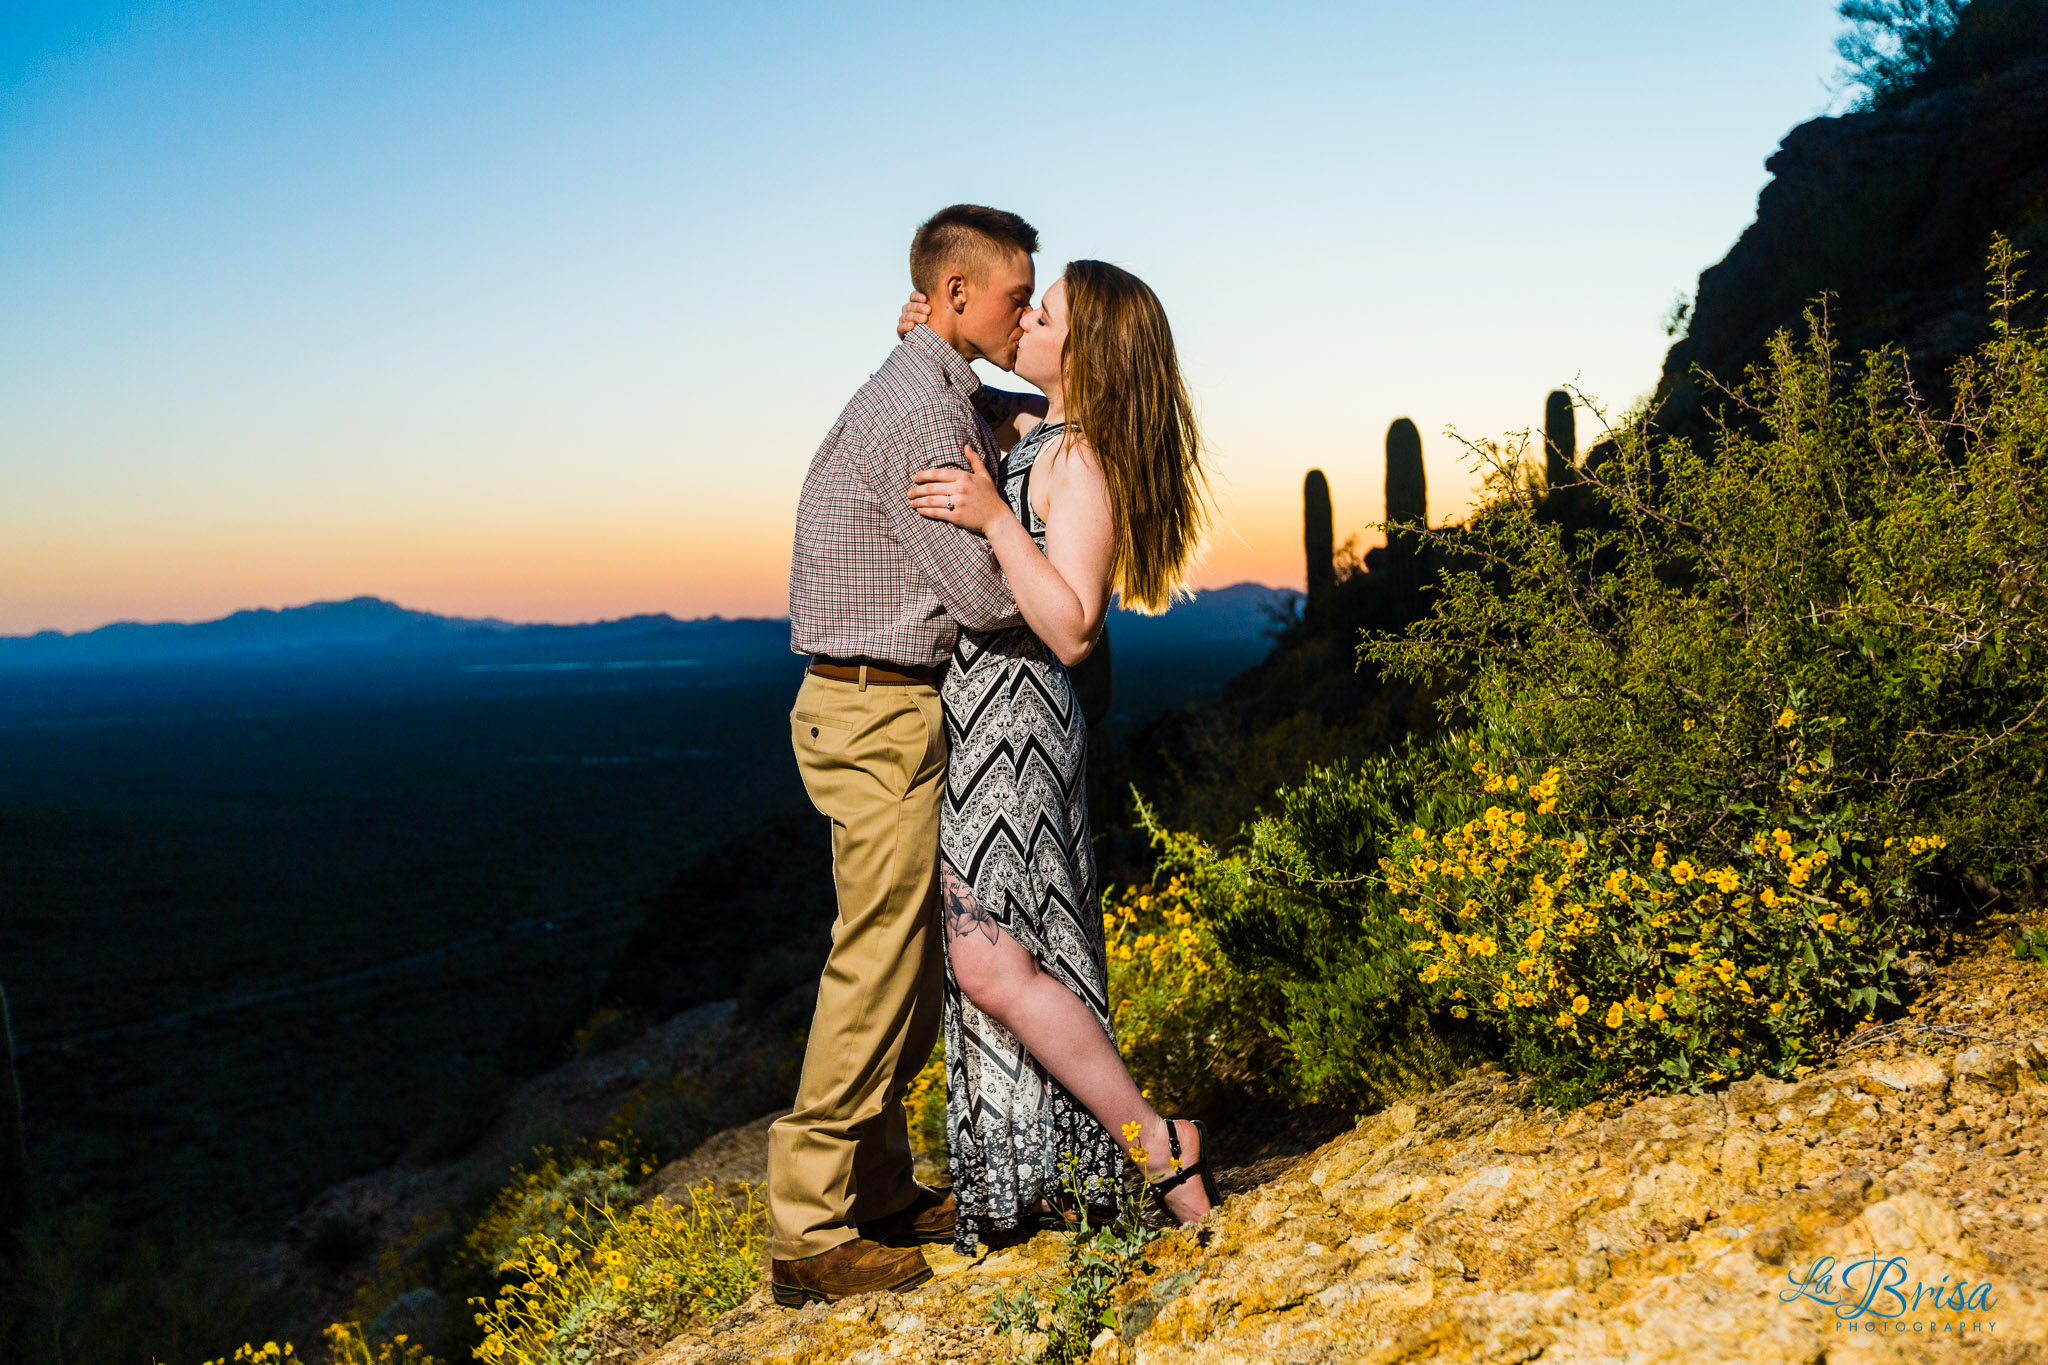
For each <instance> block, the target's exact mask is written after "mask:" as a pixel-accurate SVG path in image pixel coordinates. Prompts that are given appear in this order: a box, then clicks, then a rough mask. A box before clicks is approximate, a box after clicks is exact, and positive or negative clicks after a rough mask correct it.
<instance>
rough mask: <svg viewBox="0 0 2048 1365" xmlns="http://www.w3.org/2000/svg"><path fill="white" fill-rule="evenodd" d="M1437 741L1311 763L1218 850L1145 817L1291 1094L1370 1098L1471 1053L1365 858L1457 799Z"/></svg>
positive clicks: (1431, 1079) (1441, 1074) (1439, 1075)
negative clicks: (1241, 836)
mask: <svg viewBox="0 0 2048 1365" xmlns="http://www.w3.org/2000/svg"><path fill="white" fill-rule="evenodd" d="M1450 753H1451V750H1450V748H1449V742H1448V741H1447V740H1443V739H1438V740H1434V741H1430V742H1428V743H1425V744H1421V745H1413V746H1410V747H1408V748H1406V749H1403V750H1400V751H1397V752H1395V753H1393V754H1390V755H1382V756H1379V757H1376V758H1371V759H1366V760H1363V761H1361V762H1358V763H1355V764H1354V763H1336V764H1331V765H1328V766H1319V767H1311V768H1310V770H1309V772H1308V774H1307V776H1306V777H1305V778H1304V779H1303V780H1302V781H1301V782H1300V783H1298V784H1297V785H1294V786H1291V787H1284V788H1282V789H1281V790H1280V791H1279V792H1277V793H1276V794H1275V795H1274V798H1273V800H1274V802H1275V803H1276V805H1277V809H1274V810H1272V811H1270V812H1269V813H1267V814H1265V815H1262V816H1261V817H1259V818H1258V819H1257V820H1256V821H1254V822H1253V823H1252V825H1251V827H1250V828H1249V830H1248V831H1247V832H1246V838H1245V840H1244V842H1243V844H1242V845H1241V846H1239V847H1237V848H1235V849H1233V850H1230V851H1228V852H1226V851H1224V850H1222V849H1219V848H1217V847H1215V846H1212V845H1210V844H1208V843H1206V842H1204V841H1203V840H1201V839H1199V838H1197V837H1195V836H1193V835H1189V834H1175V833H1169V832H1166V831H1163V830H1160V829H1158V828H1157V827H1156V826H1154V827H1153V834H1154V838H1155V840H1156V841H1157V842H1158V843H1159V845H1160V847H1161V850H1162V852H1161V866H1162V870H1163V871H1168V872H1178V873H1180V874H1182V875H1183V876H1184V877H1185V879H1186V884H1187V885H1188V886H1189V887H1190V889H1191V895H1190V899H1191V900H1192V901H1193V903H1194V904H1195V905H1197V906H1198V907H1199V910H1200V915H1201V920H1202V923H1203V927H1204V930H1205V932H1206V933H1207V934H1208V935H1210V936H1212V938H1213V941H1214V943H1215V944H1216V947H1217V951H1218V956H1219V957H1220V958H1221V959H1222V961H1223V965H1224V968H1225V978H1224V979H1225V980H1227V981H1228V982H1229V983H1230V987H1231V994H1232V998H1233V1008H1234V1009H1235V1010H1237V1011H1240V1012H1241V1013H1242V1014H1244V1015H1248V1016H1249V1017H1250V1018H1253V1019H1257V1020H1258V1021H1259V1022H1260V1024H1261V1025H1262V1027H1263V1029H1264V1031H1265V1032H1266V1033H1267V1034H1268V1035H1269V1036H1270V1038H1271V1039H1272V1040H1273V1041H1274V1043H1275V1044H1276V1045H1277V1047H1278V1050H1279V1053H1280V1064H1279V1068H1278V1075H1277V1076H1275V1077H1273V1078H1272V1079H1273V1080H1274V1081H1276V1082H1277V1083H1278V1088H1280V1089H1282V1090H1284V1091H1286V1092H1288V1093H1290V1094H1291V1095H1292V1096H1294V1097H1295V1098H1298V1099H1302V1100H1309V1101H1328V1102H1333V1103H1359V1104H1374V1103H1382V1102H1384V1101H1386V1100H1388V1099H1390V1098H1393V1097H1395V1096H1398V1095H1401V1094H1405V1093H1409V1092H1412V1091H1414V1090H1417V1089H1421V1088H1426V1087H1428V1086H1429V1085H1432V1084H1436V1083H1440V1082H1442V1081H1444V1080H1447V1079H1449V1077H1450V1076H1451V1075H1452V1074H1453V1073H1454V1072H1455V1070H1456V1067H1457V1064H1458V1062H1459V1060H1460V1059H1461V1058H1462V1057H1464V1056H1465V1055H1466V1053H1467V1052H1469V1047H1468V1046H1467V1044H1466V1043H1465V1041H1464V1040H1463V1039H1462V1038H1461V1036H1460V1035H1461V1033H1462V1032H1463V1030H1462V1029H1460V1028H1459V1027H1457V1026H1456V1024H1455V1021H1453V1020H1451V1019H1450V1018H1449V1017H1448V1016H1447V1015H1445V1016H1441V1017H1433V1016H1432V1013H1431V1009H1430V1001H1429V993H1428V992H1426V991H1424V990H1422V989H1421V988H1420V986H1419V984H1418V980H1417V974H1418V972H1419V970H1420V968H1419V964H1418V963H1417V961H1416V958H1415V955H1414V953H1413V952H1412V951H1411V950H1410V949H1409V947H1408V941H1409V940H1410V939H1412V938H1413V937H1414V934H1413V931H1412V929H1411V928H1410V926H1409V925H1407V924H1406V923H1404V922H1403V921H1402V919H1401V918H1400V915H1399V911H1398V908H1397V906H1396V904H1395V902H1394V899H1393V898H1392V897H1390V896H1389V895H1387V894H1386V893H1385V890H1384V886H1383V884H1382V883H1383V878H1382V876H1381V874H1380V870H1379V868H1380V862H1381V860H1382V858H1384V857H1385V856H1386V854H1387V851H1388V849H1389V847H1390V842H1389V841H1390V840H1392V839H1393V838H1394V837H1395V836H1396V834H1397V833H1398V831H1400V830H1402V829H1405V828H1407V827H1408V825H1409V824H1411V823H1412V822H1413V821H1414V820H1415V819H1417V818H1421V817H1422V816H1424V815H1432V816H1433V815H1434V814H1435V813H1438V812H1439V811H1442V810H1447V809H1458V807H1456V805H1455V800H1456V794H1455V793H1454V792H1452V793H1449V794H1448V795H1446V794H1445V792H1444V791H1443V790H1441V789H1440V787H1439V784H1437V783H1436V782H1435V780H1434V779H1435V777H1436V775H1437V774H1438V773H1439V772H1440V771H1441V770H1442V769H1443V767H1444V759H1445V756H1446V755H1448V754H1450ZM1447 800H1448V801H1450V802H1451V803H1452V804H1451V805H1449V806H1447V805H1446V802H1447ZM1141 814H1144V815H1145V816H1146V817H1147V818H1148V820H1149V818H1150V812H1149V811H1141Z"/></svg>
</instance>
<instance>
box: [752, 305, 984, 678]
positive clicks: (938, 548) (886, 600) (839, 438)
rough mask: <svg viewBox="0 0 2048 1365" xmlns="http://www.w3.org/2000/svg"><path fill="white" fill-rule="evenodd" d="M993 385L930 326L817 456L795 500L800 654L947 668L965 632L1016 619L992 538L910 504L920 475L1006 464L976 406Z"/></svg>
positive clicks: (794, 625) (861, 397) (860, 399)
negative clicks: (970, 462) (985, 462)
mask: <svg viewBox="0 0 2048 1365" xmlns="http://www.w3.org/2000/svg"><path fill="white" fill-rule="evenodd" d="M980 390H981V381H980V380H979V379H977V378H975V375H974V370H973V368H972V367H970V366H969V365H968V363H967V362H966V361H965V360H963V359H961V358H960V354H959V352H957V351H955V350H954V349H953V348H952V347H951V346H949V345H947V344H946V342H945V341H944V340H942V339H941V338H940V337H939V334H938V333H936V332H934V331H932V330H931V329H930V328H929V327H923V326H920V327H918V328H917V329H916V330H914V331H913V332H911V334H910V335H909V336H907V337H905V338H904V339H903V342H902V344H901V345H899V346H897V348H896V349H895V350H894V351H893V352H891V353H890V355H889V359H888V361H887V362H886V363H885V364H883V366H882V368H881V369H879V370H877V371H875V374H874V377H873V378H871V379H869V380H868V382H867V383H865V384H863V385H861V387H860V391H859V392H858V393H856V394H854V396H853V401H852V402H850V403H848V404H847V405H846V410H845V411H844V412H842V413H840V414H839V421H838V422H837V423H836V424H835V425H834V426H833V428H832V431H831V433H830V434H829V435H827V436H826V437H825V443H824V444H823V445H821V446H819V447H818V453H817V454H816V455H814V456H812V457H811V471H810V473H809V474H808V475H806V476H805V478H804V491H803V495H802V496H801V497H800V498H799V499H798V500H797V506H796V552H795V554H794V555H793V556H792V557H791V559H790V566H789V645H790V648H791V649H793V650H795V651H796V652H797V653H799V654H824V655H829V656H831V657H833V658H839V659H873V660H875V661H876V662H879V663H892V664H897V665H899V666H903V667H937V666H938V665H941V664H943V663H945V662H946V660H947V658H948V657H950V656H951V654H952V652H953V641H954V639H955V637H956V636H957V635H958V634H959V628H960V627H961V626H965V627H966V628H967V629H969V630H989V629H993V628H994V627H997V626H1005V625H1014V624H1016V618H1017V604H1016V602H1015V601H1014V600H1013V599H1012V598H1011V596H1010V589H1009V585H1008V584H1007V583H1006V582H1005V581H1004V580H1003V575H1002V571H1001V570H1000V569H999V568H998V567H997V566H996V559H995V554H994V553H993V552H992V551H991V550H990V549H989V547H988V542H987V541H985V540H983V539H982V538H981V537H980V536H977V535H975V534H973V533H972V532H969V531H964V530H962V529H961V528H959V527H958V526H953V525H951V524H949V523H947V522H943V521H932V520H929V519H928V518H925V517H921V516H919V515H918V514H917V513H916V512H914V511H912V510H911V507H910V476H911V474H912V473H913V472H915V471H917V470H920V469H926V468H930V467H932V466H934V465H951V466H952V467H954V468H956V469H958V468H965V467H966V464H967V459H966V456H964V455H963V454H962V453H961V449H960V448H961V447H962V446H963V445H967V444H970V443H971V444H972V445H973V446H974V447H975V448H976V449H977V450H980V451H981V452H982V453H983V455H984V456H985V457H986V458H988V459H989V460H990V462H991V465H992V466H993V465H994V461H995V459H996V446H995V439H994V437H993V435H992V434H991V433H990V431H989V427H988V423H987V422H985V421H983V420H982V417H981V415H980V414H979V413H978V412H977V411H975V407H974V396H975V395H976V394H977V393H978V392H980Z"/></svg>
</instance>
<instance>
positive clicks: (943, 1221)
mask: <svg viewBox="0 0 2048 1365" xmlns="http://www.w3.org/2000/svg"><path fill="white" fill-rule="evenodd" d="M957 1221H958V1219H957V1217H956V1216H955V1214H954V1211H953V1193H952V1191H951V1190H948V1191H946V1192H945V1193H943V1194H942V1193H940V1192H939V1191H937V1190H928V1189H926V1188H925V1187H924V1186H922V1185H920V1186H918V1187H917V1198H915V1199H913V1200H911V1201H910V1203H908V1204H907V1205H905V1206H904V1207H902V1208H900V1209H898V1210H896V1212H894V1213H892V1214H889V1215H888V1216H887V1217H884V1218H871V1219H869V1220H868V1221H867V1222H865V1223H862V1224H861V1225H860V1235H861V1236H863V1237H865V1238H867V1239H868V1240H869V1241H871V1242H880V1243H881V1244H882V1245H883V1246H889V1247H914V1246H922V1245H927V1244H932V1243H938V1242H950V1241H952V1240H953V1225H954V1224H955V1223H956V1222H957Z"/></svg>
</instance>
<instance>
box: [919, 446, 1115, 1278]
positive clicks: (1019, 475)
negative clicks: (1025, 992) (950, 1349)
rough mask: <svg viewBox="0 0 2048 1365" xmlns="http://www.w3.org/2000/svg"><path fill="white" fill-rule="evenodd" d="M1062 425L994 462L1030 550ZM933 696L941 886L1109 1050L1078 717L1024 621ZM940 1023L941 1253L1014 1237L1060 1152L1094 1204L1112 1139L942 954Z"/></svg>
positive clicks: (971, 644)
mask: <svg viewBox="0 0 2048 1365" xmlns="http://www.w3.org/2000/svg"><path fill="white" fill-rule="evenodd" d="M1061 429H1062V424H1060V423H1040V424H1039V425H1038V426H1037V427H1035V428H1033V429H1032V431H1031V433H1030V435H1028V436H1026V437H1025V438H1024V439H1023V440H1022V441H1020V442H1019V443H1018V444H1017V446H1016V447H1015V449H1013V450H1012V451H1011V452H1010V455H1009V457H1008V459H1006V460H1005V461H1004V465H1003V477H1002V492H1003V496H1004V498H1005V499H1006V500H1007V501H1008V502H1009V504H1010V507H1011V510H1013V511H1014V512H1016V514H1017V519H1018V520H1019V521H1021V522H1022V523H1023V524H1024V525H1025V526H1026V527H1027V528H1029V529H1030V532H1031V538H1032V539H1033V540H1035V541H1037V542H1038V547H1039V549H1041V550H1043V549H1044V548H1045V525H1044V523H1043V522H1041V521H1039V519H1038V517H1037V515H1036V514H1035V513H1033V512H1032V510H1031V498H1030V488H1031V467H1032V465H1033V464H1034V463H1035V462H1036V460H1037V458H1038V456H1039V455H1040V453H1041V452H1043V451H1044V450H1045V449H1046V448H1047V447H1048V446H1050V445H1052V444H1053V443H1054V438H1056V437H1057V436H1058V435H1059V432H1060V430H1061ZM940 695H941V697H942V698H943V700H944V703H945V712H946V737H947V739H948V741H949V742H950V744H951V749H952V753H951V757H950V758H949V760H948V762H947V767H946V796H945V802H944V805H943V806H942V807H941V809H940V814H939V852H940V856H941V858H942V860H943V862H944V865H945V871H946V873H947V879H948V881H951V880H953V879H954V878H957V879H958V880H959V881H961V882H964V883H965V884H966V885H967V886H968V887H969V888H971V890H972V892H973V895H974V898H975V900H976V901H977V902H978V903H979V905H980V907H981V909H982V910H983V912H985V913H986V914H987V915H988V916H989V917H990V918H992V919H993V920H994V921H995V922H996V923H997V924H999V925H1000V926H1001V927H1002V928H1003V929H1004V930H1005V931H1006V932H1008V933H1009V935H1010V936H1011V937H1012V938H1014V939H1015V940H1016V941H1017V942H1018V943H1020V944H1022V945H1023V946H1024V948H1025V950H1026V951H1028V952H1029V953H1030V954H1031V956H1032V957H1034V958H1035V959H1037V961H1038V964H1039V966H1040V967H1041V968H1042V969H1043V970H1045V971H1046V972H1048V973H1050V974H1051V975H1052V976H1053V977H1054V978H1056V979H1057V980H1059V981H1060V982H1062V983H1064V984H1065V985H1066V987H1067V988H1068V989H1069V990H1071V991H1073V992H1074V994H1075V995H1077V996H1079V997H1080V998H1081V1000H1082V1001H1083V1002H1084V1003H1086V1005H1087V1006H1088V1008H1089V1009H1090V1010H1091V1011H1092V1012H1093V1013H1094V1015H1095V1018H1096V1021H1097V1022H1098V1023H1100V1024H1101V1025H1102V1030H1103V1032H1104V1033H1105V1034H1108V1035H1109V1036H1110V1038H1111V1041H1114V1040H1115V1033H1114V1030H1113V1029H1112V1027H1111V1024H1110V1017H1109V966H1108V960H1107V956H1106V954H1105V952H1104V948H1103V935H1102V912H1101V909H1100V907H1099V906H1098V904H1097V901H1098V899H1099V895H1098V891H1097V887H1096V883H1095V858H1094V852H1093V849H1092V848H1091V846H1090V844H1089V839H1088V802H1087V782H1086V780H1085V778H1086V771H1085V763H1084V760H1085V758H1086V755H1087V746H1088V735H1087V723H1086V722H1085V721H1084V720H1083V719H1082V716H1081V707H1080V704H1079V702H1078V701H1077V700H1076V699H1075V696H1074V688H1073V684H1072V683H1071V682H1070V681H1069V680H1068V678H1067V670H1066V668H1065V667H1064V666H1063V665H1062V664H1061V663H1060V661H1059V659H1058V657H1057V656H1055V655H1054V654H1053V652H1052V651H1051V650H1050V649H1048V648H1046V646H1045V645H1044V644H1043V643H1042V642H1041V641H1040V640H1039V638H1038V637H1037V636H1036V635H1034V634H1032V633H1031V631H1030V629H1029V628H1027V627H1023V626H1017V627H1012V628H1011V629H1008V630H997V631H989V632H987V633H976V632H970V631H965V630H963V631H961V632H960V638H959V642H958V644H956V645H955V646H954V649H953V658H952V661H951V664H950V666H949V667H948V668H947V670H946V679H945V683H944V685H943V687H942V688H941V690H940ZM949 946H950V945H949ZM945 1028H946V1082H947V1086H948V1093H947V1098H946V1135H947V1141H948V1143H949V1145H950V1146H951V1148H952V1176H953V1194H954V1197H955V1199H956V1200H957V1201H958V1205H959V1226H958V1231H957V1232H956V1233H955V1238H954V1240H955V1245H956V1246H957V1247H958V1248H959V1249H960V1250H962V1251H964V1252H971V1251H972V1250H973V1248H974V1244H975V1242H976V1240H977V1239H978V1238H979V1237H980V1236H981V1235H983V1234H985V1233H986V1232H989V1231H992V1230H997V1229H1004V1230H1008V1229H1014V1228H1016V1227H1017V1226H1018V1225H1019V1223H1020V1222H1022V1221H1024V1220H1026V1219H1028V1218H1030V1217H1031V1210H1032V1207H1033V1206H1034V1205H1035V1204H1036V1203H1037V1202H1038V1200H1039V1199H1040V1198H1049V1197H1055V1196H1058V1195H1060V1194H1062V1193H1063V1192H1064V1191H1065V1189H1066V1183H1065V1182H1066V1179H1067V1176H1066V1173H1065V1171H1064V1169H1063V1168H1064V1167H1065V1166H1066V1165H1067V1163H1068V1160H1069V1158H1071V1159H1072V1163H1073V1174H1074V1175H1075V1176H1077V1177H1078V1179H1079V1181H1080V1182H1081V1188H1082V1190H1083V1192H1084V1193H1085V1194H1088V1195H1089V1196H1091V1198H1090V1202H1091V1203H1106V1202H1108V1198H1107V1196H1108V1194H1109V1192H1110V1191H1112V1190H1113V1189H1114V1188H1115V1186H1116V1184H1117V1181H1118V1180H1119V1178H1120V1177H1121V1175H1122V1153H1121V1151H1120V1149H1119V1148H1118V1146H1117V1144H1116V1141H1115V1139H1114V1138H1112V1137H1111V1136H1110V1134H1109V1132H1108V1131H1107V1130H1106V1129H1105V1128H1103V1126H1102V1125H1101V1124H1100V1123H1098V1122H1096V1120H1095V1118H1094V1116H1093V1115H1091V1114H1090V1113H1089V1112H1088V1111H1087V1110H1086V1109H1085V1108H1083V1107H1082V1106H1081V1105H1080V1103H1079V1102H1078V1101H1076V1100H1075V1099H1074V1097H1073V1096H1072V1095H1069V1094H1068V1093H1067V1091H1066V1089H1065V1088H1064V1087H1063V1086H1061V1085H1060V1084H1059V1082H1057V1081H1055V1080H1054V1079H1053V1078H1052V1077H1051V1076H1050V1075H1048V1074H1047V1073H1046V1071H1045V1069H1044V1068H1043V1067H1041V1066H1040V1065H1039V1064H1038V1062H1037V1061H1036V1059H1034V1058H1033V1057H1032V1056H1031V1055H1030V1054H1029V1053H1027V1052H1025V1051H1024V1049H1023V1048H1022V1047H1021V1046H1020V1045H1019V1044H1018V1042H1017V1040H1016V1038H1014V1037H1013V1036H1011V1034H1010V1031H1009V1030H1008V1029H1006V1028H1004V1027H1003V1026H1002V1025H1001V1024H998V1023H997V1022H996V1021H995V1020H993V1019H991V1018H989V1017H988V1016H987V1015H985V1014H983V1013H982V1012H981V1011H980V1010H978V1009H976V1008H975V1006H974V1002H972V1001H971V1000H969V999H967V998H966V997H965V996H964V995H962V994H961V993H960V987H959V984H958V983H957V982H956V981H955V980H954V977H953V967H952V959H951V955H950V952H949V954H948V957H947V963H946V1008H945Z"/></svg>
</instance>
